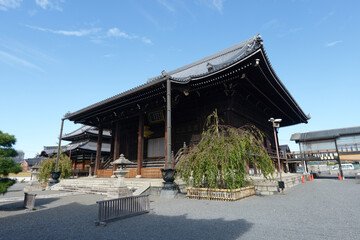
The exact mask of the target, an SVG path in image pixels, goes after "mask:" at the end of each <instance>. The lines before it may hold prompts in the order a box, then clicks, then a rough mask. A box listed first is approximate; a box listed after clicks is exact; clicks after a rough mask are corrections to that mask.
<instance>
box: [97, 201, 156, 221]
mask: <svg viewBox="0 0 360 240" xmlns="http://www.w3.org/2000/svg"><path fill="white" fill-rule="evenodd" d="M96 203H97V204H98V207H99V208H98V220H97V221H96V222H95V224H96V225H104V226H105V225H106V221H109V220H112V219H116V218H124V217H130V216H134V215H139V214H144V213H148V212H149V211H150V199H149V195H139V196H130V197H124V198H116V199H110V200H104V201H98V202H96Z"/></svg>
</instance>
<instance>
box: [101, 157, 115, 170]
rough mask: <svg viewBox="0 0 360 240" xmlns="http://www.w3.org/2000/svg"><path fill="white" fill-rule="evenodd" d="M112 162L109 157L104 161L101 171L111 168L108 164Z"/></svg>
mask: <svg viewBox="0 0 360 240" xmlns="http://www.w3.org/2000/svg"><path fill="white" fill-rule="evenodd" d="M112 161H113V157H112V156H109V157H108V158H106V159H105V161H104V163H103V166H102V168H103V169H107V168H112V165H111V164H110V163H111V162H112Z"/></svg>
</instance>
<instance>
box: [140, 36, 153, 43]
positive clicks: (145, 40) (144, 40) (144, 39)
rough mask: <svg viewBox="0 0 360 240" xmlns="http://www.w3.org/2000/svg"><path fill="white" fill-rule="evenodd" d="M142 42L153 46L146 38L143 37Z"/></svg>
mask: <svg viewBox="0 0 360 240" xmlns="http://www.w3.org/2000/svg"><path fill="white" fill-rule="evenodd" d="M141 40H142V41H143V42H144V43H146V44H152V41H151V40H150V39H148V38H146V37H142V38H141Z"/></svg>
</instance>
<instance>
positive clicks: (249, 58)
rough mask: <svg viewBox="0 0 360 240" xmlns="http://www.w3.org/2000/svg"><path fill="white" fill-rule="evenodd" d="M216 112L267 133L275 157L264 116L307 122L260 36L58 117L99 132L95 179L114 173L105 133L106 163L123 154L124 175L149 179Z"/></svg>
mask: <svg viewBox="0 0 360 240" xmlns="http://www.w3.org/2000/svg"><path fill="white" fill-rule="evenodd" d="M214 109H217V111H218V114H219V117H220V118H221V119H222V120H223V121H224V124H227V125H231V126H235V127H240V126H243V125H245V124H252V125H255V126H257V127H258V128H259V129H260V130H261V131H263V132H264V133H265V136H266V140H265V145H266V147H267V148H268V150H269V153H271V152H275V143H274V136H273V129H272V124H271V123H269V122H268V120H269V118H272V117H273V118H281V119H282V122H281V126H290V125H294V124H298V123H307V121H308V119H309V118H308V117H307V116H306V115H305V114H304V112H303V111H302V109H301V108H300V107H299V105H298V104H297V103H296V101H295V100H294V98H293V97H292V96H291V95H290V93H289V92H288V90H287V89H286V88H285V86H284V84H283V83H282V82H281V81H280V80H279V78H278V77H277V75H276V74H275V72H274V70H273V68H272V66H271V64H270V61H269V59H268V57H267V55H266V52H265V50H264V47H263V41H262V39H261V36H260V35H257V36H254V37H252V38H250V39H248V40H246V41H244V42H241V43H239V44H237V45H235V46H233V47H230V48H228V49H225V50H223V51H220V52H218V53H216V54H213V55H211V56H209V57H206V58H203V59H201V60H199V61H196V62H194V63H191V64H188V65H186V66H183V67H181V68H178V69H175V70H173V71H169V72H166V71H162V72H161V75H159V76H157V77H154V78H151V79H148V81H147V82H146V83H144V84H143V85H141V86H138V87H135V88H133V89H130V90H128V91H125V92H123V93H120V94H118V95H115V96H113V97H110V98H108V99H106V100H103V101H101V102H98V103H95V104H93V105H91V106H88V107H86V108H83V109H81V110H78V111H76V112H74V113H69V114H67V115H66V116H65V118H64V119H68V120H70V121H73V122H75V123H81V124H85V125H89V126H93V127H96V128H97V129H99V134H98V135H97V146H96V148H97V154H96V160H95V174H96V175H97V177H110V176H111V175H113V173H112V171H113V169H112V168H111V167H110V166H109V167H108V168H104V167H102V165H101V157H102V154H103V152H102V146H103V145H102V141H103V137H102V136H103V134H104V131H109V132H110V133H111V142H110V143H111V147H110V158H111V160H114V159H117V158H118V157H119V155H120V154H124V155H125V157H126V158H127V159H129V160H130V161H132V162H133V163H134V165H133V167H132V168H130V172H129V173H128V175H127V177H136V176H137V177H145V178H146V177H149V178H154V177H161V173H160V169H161V168H170V167H172V168H174V167H175V166H176V159H177V157H176V156H178V155H179V153H181V152H182V151H185V149H188V147H191V146H193V145H195V144H197V143H198V142H199V140H200V137H201V132H202V130H203V126H204V123H205V119H206V117H207V116H208V115H209V114H210V113H212V112H213V111H214ZM64 119H63V120H64ZM272 156H274V155H272ZM275 156H276V155H275ZM85 164H86V162H85Z"/></svg>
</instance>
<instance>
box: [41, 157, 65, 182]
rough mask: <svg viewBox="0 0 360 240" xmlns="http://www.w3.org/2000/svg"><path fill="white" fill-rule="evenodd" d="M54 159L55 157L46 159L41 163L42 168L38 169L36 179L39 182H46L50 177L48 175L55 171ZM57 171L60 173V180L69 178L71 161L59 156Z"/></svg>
mask: <svg viewBox="0 0 360 240" xmlns="http://www.w3.org/2000/svg"><path fill="white" fill-rule="evenodd" d="M56 158H57V155H55V156H54V157H52V158H48V159H46V160H45V161H44V162H42V163H41V167H42V168H41V169H40V172H39V177H38V178H39V180H40V181H44V182H47V181H48V179H49V177H50V173H51V172H54V171H55V165H56ZM58 171H59V172H61V175H60V178H68V177H69V176H71V173H72V165H71V160H70V158H69V157H68V156H67V155H65V154H60V159H59V166H58Z"/></svg>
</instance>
